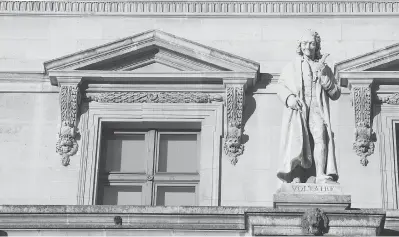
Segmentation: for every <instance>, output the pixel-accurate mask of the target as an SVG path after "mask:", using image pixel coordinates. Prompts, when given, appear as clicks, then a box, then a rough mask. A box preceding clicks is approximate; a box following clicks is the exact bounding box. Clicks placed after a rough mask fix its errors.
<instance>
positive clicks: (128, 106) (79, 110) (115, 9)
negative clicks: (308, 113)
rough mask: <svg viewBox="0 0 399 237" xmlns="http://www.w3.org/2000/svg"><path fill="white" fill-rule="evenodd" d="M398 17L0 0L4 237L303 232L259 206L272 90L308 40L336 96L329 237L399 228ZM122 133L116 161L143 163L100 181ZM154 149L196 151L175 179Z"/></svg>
mask: <svg viewBox="0 0 399 237" xmlns="http://www.w3.org/2000/svg"><path fill="white" fill-rule="evenodd" d="M398 14H399V3H398V2H397V1H390V0H387V1H379V0H368V1H345V2H343V1H324V0H321V1H313V0H307V1H299V0H298V1H245V0H243V1H211V0H203V1H183V2H182V1H174V0H169V1H152V0H151V1H122V0H121V1H101V0H97V1H74V0H68V1H57V0H52V1H51V0H49V1H16V0H5V1H1V2H0V151H1V154H2V156H1V157H2V158H1V159H0V167H1V168H0V180H1V181H0V190H1V195H0V204H1V205H2V206H1V207H0V230H1V231H2V233H3V234H7V235H10V236H12V235H32V234H33V235H44V234H51V235H65V234H68V235H86V234H94V235H107V234H110V235H112V234H114V235H115V234H116V235H124V234H128V235H144V234H153V235H181V234H189V235H191V234H193V235H196V234H199V233H200V234H211V235H251V234H252V235H268V234H271V235H277V234H287V233H288V234H294V235H296V234H300V233H303V232H301V231H302V229H303V228H301V218H302V219H303V214H304V210H303V209H289V208H288V209H276V208H273V205H274V200H273V197H274V194H276V191H277V189H278V187H279V185H280V183H279V181H278V179H277V177H276V171H277V168H278V166H279V165H280V164H281V162H282V161H281V159H279V141H280V130H281V116H282V110H283V106H284V105H283V103H282V102H281V101H279V99H278V98H277V95H276V83H277V81H278V78H279V74H280V72H281V70H282V68H283V67H284V65H285V64H287V63H288V62H290V61H292V60H293V58H294V57H295V55H296V48H297V45H298V40H299V37H300V35H301V34H302V32H303V31H304V30H306V29H314V30H316V31H317V32H318V33H319V34H320V36H321V39H322V43H321V51H322V52H326V53H330V54H331V56H329V57H328V58H327V64H328V65H330V67H331V68H333V69H334V74H335V77H336V78H337V79H338V80H339V82H340V85H341V87H342V95H341V98H340V99H339V100H337V101H334V102H331V103H330V109H331V125H332V130H333V132H334V140H335V144H336V151H335V153H336V156H337V166H338V170H339V184H340V187H341V188H342V190H343V192H344V193H345V194H347V195H350V200H349V203H350V207H351V208H350V209H347V210H326V211H325V213H326V215H327V216H328V218H329V232H327V233H329V234H336V235H342V234H345V235H351V234H353V235H365V234H369V235H376V234H392V233H394V234H395V233H398V232H395V231H397V230H398V231H399V223H398V222H397V220H398V218H399V213H398V212H397V209H398V202H399V200H398V193H399V189H398V187H399V181H398V178H399V177H398V168H399V167H398V165H399V164H398V154H397V152H398V150H397V147H398V144H397V137H398V135H397V134H398V132H399V130H398V129H399V127H398V125H397V123H398V121H399V113H398V112H399V99H398V98H399V94H398V93H399V61H398V60H399V59H398V58H399V56H398V55H399V30H398V27H397V26H398V25H399V18H398ZM164 131H167V133H163V132H164ZM109 133H111V135H109V136H108V135H107V134H109ZM128 133H129V134H130V135H132V136H133V137H134V138H129V139H128V140H129V141H132V142H130V143H129V142H127V143H126V144H127V145H126V147H125V148H123V149H126V150H123V149H121V148H120V150H119V153H120V154H122V153H123V154H125V153H126V152H127V153H129V152H131V153H135V152H137V151H140V152H143V154H144V156H145V157H147V158H146V159H144V160H143V161H140V162H142V163H134V162H133V163H132V162H130V163H129V161H123V162H127V163H125V164H129V165H131V167H141V168H142V170H141V168H137V170H134V169H136V168H134V169H133V168H132V169H133V170H129V169H124V168H123V165H122V163H123V162H122V163H121V161H119V162H120V163H119V166H118V167H119V168H115V167H116V166H115V165H116V164H115V163H112V162H111V163H112V164H111V163H110V164H111V165H110V166H112V167H114V168H115V170H111V171H110V172H108V173H104V172H102V167H103V166H106V167H108V163H107V161H104V159H106V158H104V157H106V156H107V155H104V154H108V153H107V151H104V147H107V146H108V145H107V144H108V143H107V141H108V140H109V141H115V140H117V141H120V138H115V137H118V136H125V135H126V134H128ZM176 134H177V135H176ZM182 134H183V135H184V136H185V137H184V139H183V140H181V141H182V143H179V142H176V143H175V147H174V148H173V147H168V148H165V147H163V145H162V144H163V143H162V139H163V138H162V136H164V138H165V139H171V141H180V140H179V139H177V140H173V139H175V138H176V137H173V136H179V135H180V136H183V135H182ZM168 136H169V137H168ZM111 137H112V138H111ZM118 139H119V140H118ZM111 143H112V142H110V144H111ZM110 146H111V145H110ZM179 147H180V148H179ZM181 147H185V149H183V148H181ZM110 149H111V148H110ZM112 149H114V148H112ZM115 149H116V148H115ZM115 149H114V150H113V151H112V152H115ZM162 149H170V150H171V151H172V152H173V149H176V151H177V153H176V154H178V153H179V152H183V153H184V152H186V153H187V154H189V153H190V152H193V150H195V152H196V153H195V154H196V158H195V159H193V160H191V161H190V162H188V163H187V164H186V163H184V162H187V161H184V160H179V159H176V160H173V161H169V162H170V163H169V165H171V164H175V165H176V167H177V168H176V169H175V170H173V168H170V167H169V166H167V165H166V161H165V163H163V165H162V164H161V163H162V162H161V160H162V159H163V158H162V155H160V154H161V153H162V152H161V151H162ZM179 149H180V150H179ZM112 152H111V153H112ZM124 152H125V153H124ZM127 153H126V154H127ZM112 154H113V155H114V153H112ZM123 154H122V155H121V156H124V155H123ZM168 154H169V153H168ZM171 154H172V153H171ZM113 155H110V156H113ZM165 159H166V158H165ZM154 162H155V163H154ZM157 162H158V163H157ZM173 162H174V163H173ZM181 162H183V163H181ZM103 163H104V164H103ZM194 163H195V165H191V164H194ZM178 164H185V165H181V166H179V165H178ZM140 165H141V166H140ZM154 165H155V166H154ZM161 166H162V167H164V168H162V167H161ZM153 167H156V169H155V170H154V168H153ZM165 167H169V168H170V169H171V170H172V171H170V170H168V169H169V168H165ZM182 167H191V168H190V169H192V170H190V171H188V170H184V169H182V170H181V169H180V168H182ZM169 171H170V172H169ZM102 180H106V181H102ZM129 185H130V186H129ZM128 186H129V187H130V188H131V189H129V190H130V191H129V190H128V191H126V190H124V191H123V190H122V189H123V188H122V189H121V190H122V191H121V190H119V189H118V188H116V189H115V190H113V191H112V190H111V191H110V190H108V191H107V192H125V193H128V194H126V195H127V196H124V198H122V197H121V198H119V199H118V198H116V199H115V194H113V195H114V196H112V195H111V196H109V195H108V194H107V195H108V196H106V195H105V193H107V192H106V191H105V189H107V188H109V187H128ZM118 190H119V191H118ZM176 193H177V194H178V193H183V194H184V195H183V196H181V197H180V199H178V200H179V201H178V202H177V203H176V202H174V201H173V197H174V195H176ZM162 195H163V196H162ZM161 196H162V198H161ZM327 196H328V195H327ZM161 199H162V200H161ZM126 200H128V201H126ZM129 200H136V201H135V202H133V203H131V202H130V201H129ZM182 203H183V204H184V205H181V204H182ZM101 204H109V205H110V206H108V205H107V206H104V205H101ZM118 204H119V205H118ZM120 204H128V205H133V204H134V205H138V204H140V205H143V207H140V206H123V205H120ZM54 205H56V206H54ZM150 206H151V207H150ZM152 206H153V207H152ZM165 206H166V207H165ZM321 209H323V208H321ZM359 226H361V227H359ZM287 231H288V232H287Z"/></svg>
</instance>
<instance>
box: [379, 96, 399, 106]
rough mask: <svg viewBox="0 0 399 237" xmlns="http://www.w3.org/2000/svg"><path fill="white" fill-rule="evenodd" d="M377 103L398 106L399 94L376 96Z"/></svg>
mask: <svg viewBox="0 0 399 237" xmlns="http://www.w3.org/2000/svg"><path fill="white" fill-rule="evenodd" d="M378 101H379V102H380V103H386V104H390V105H399V93H394V94H392V95H389V96H385V97H382V96H378Z"/></svg>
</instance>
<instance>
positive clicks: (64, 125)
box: [56, 78, 81, 166]
mask: <svg viewBox="0 0 399 237" xmlns="http://www.w3.org/2000/svg"><path fill="white" fill-rule="evenodd" d="M58 80H59V81H60V79H58ZM68 80H69V82H68V83H60V93H59V100H60V110H61V124H60V130H59V132H58V141H57V145H56V151H57V153H58V154H60V155H61V156H62V164H63V165H64V166H68V165H69V161H70V157H71V156H73V155H75V154H76V152H77V151H78V144H77V141H76V135H77V122H78V116H79V105H80V101H81V95H80V88H79V82H80V78H68Z"/></svg>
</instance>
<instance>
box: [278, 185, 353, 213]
mask: <svg viewBox="0 0 399 237" xmlns="http://www.w3.org/2000/svg"><path fill="white" fill-rule="evenodd" d="M273 205H274V208H277V209H284V208H299V209H307V208H320V209H323V210H346V209H349V208H350V205H351V196H350V195H344V194H343V192H342V188H341V186H340V185H339V184H315V183H299V184H290V183H289V184H287V183H284V184H282V185H281V188H280V189H279V190H278V191H277V193H276V194H274V197H273Z"/></svg>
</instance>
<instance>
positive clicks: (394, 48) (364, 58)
mask: <svg viewBox="0 0 399 237" xmlns="http://www.w3.org/2000/svg"><path fill="white" fill-rule="evenodd" d="M361 71H399V43H398V44H393V45H390V46H387V47H384V48H381V49H379V50H376V51H373V52H370V53H366V54H363V55H360V56H357V57H354V58H351V59H348V60H345V61H342V62H339V63H337V64H336V65H335V72H336V73H338V72H361Z"/></svg>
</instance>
